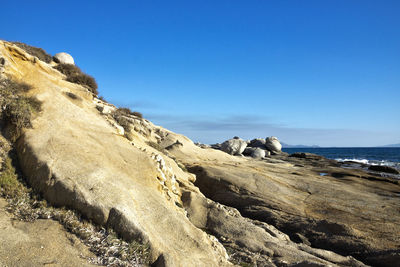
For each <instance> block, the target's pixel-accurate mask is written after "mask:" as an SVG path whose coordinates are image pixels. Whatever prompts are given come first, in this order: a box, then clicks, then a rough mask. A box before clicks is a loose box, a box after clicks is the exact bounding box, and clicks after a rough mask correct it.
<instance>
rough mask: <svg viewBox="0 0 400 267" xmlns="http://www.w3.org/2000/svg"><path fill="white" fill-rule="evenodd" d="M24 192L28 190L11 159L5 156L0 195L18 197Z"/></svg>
mask: <svg viewBox="0 0 400 267" xmlns="http://www.w3.org/2000/svg"><path fill="white" fill-rule="evenodd" d="M24 192H26V188H25V187H24V186H23V185H22V184H21V182H20V181H19V180H18V176H17V174H16V172H15V168H14V166H13V165H12V161H11V159H10V158H9V157H7V158H5V160H4V162H3V164H2V166H1V173H0V195H1V196H3V197H5V198H9V197H18V196H21V195H22V194H23V193H24Z"/></svg>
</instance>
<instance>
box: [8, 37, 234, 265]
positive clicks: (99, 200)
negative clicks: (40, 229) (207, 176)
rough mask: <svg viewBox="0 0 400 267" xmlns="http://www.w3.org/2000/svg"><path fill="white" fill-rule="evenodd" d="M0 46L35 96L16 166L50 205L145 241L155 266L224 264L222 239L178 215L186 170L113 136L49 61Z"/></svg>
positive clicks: (12, 71) (84, 94)
mask: <svg viewBox="0 0 400 267" xmlns="http://www.w3.org/2000/svg"><path fill="white" fill-rule="evenodd" d="M0 52H1V54H2V57H4V58H5V60H6V61H7V64H8V68H7V69H6V75H7V76H9V77H12V78H13V79H17V80H23V81H24V82H25V83H28V84H31V85H32V86H33V87H34V90H33V91H32V92H31V93H32V94H35V96H36V97H37V98H38V99H39V100H40V101H42V111H41V113H40V115H39V117H38V118H37V119H35V120H34V121H33V122H32V124H33V128H32V129H26V131H25V134H24V135H23V136H22V137H21V138H20V139H19V140H18V143H17V152H18V157H19V162H20V166H21V169H22V171H23V172H24V174H25V176H26V177H27V179H28V182H29V183H30V184H31V186H32V187H33V188H34V189H35V190H37V191H39V192H40V193H42V194H43V196H44V197H45V198H46V199H47V200H48V201H49V202H50V203H52V204H53V205H57V206H67V207H70V208H73V209H76V210H78V211H79V212H80V213H81V214H83V215H84V216H85V217H87V218H89V219H91V220H93V221H95V222H97V223H99V224H102V225H108V226H110V227H112V228H114V229H115V230H116V232H118V233H120V234H121V235H123V236H124V237H125V238H127V239H136V240H140V241H142V242H146V243H149V244H150V246H151V249H152V261H153V262H156V263H157V264H158V265H160V266H163V265H166V266H193V265H195V266H219V265H221V266H224V265H228V264H229V263H228V261H227V260H226V253H225V250H224V248H223V247H222V245H220V244H219V243H218V241H216V240H215V238H213V237H211V236H209V235H207V234H206V233H205V232H204V231H202V230H200V229H198V228H196V227H195V226H194V225H193V224H192V223H191V222H190V221H189V219H188V218H187V217H186V216H185V210H184V209H183V208H182V204H181V200H180V196H181V194H182V190H181V189H180V185H182V186H185V185H187V186H186V187H187V188H190V186H191V182H190V181H189V180H190V179H192V180H193V175H190V174H188V173H185V172H183V171H182V170H181V169H180V168H179V167H178V166H177V165H176V164H175V162H174V161H173V160H171V159H167V160H164V158H163V156H162V155H160V152H158V151H156V150H155V149H152V148H151V147H149V146H147V145H146V144H145V143H141V141H140V140H134V141H133V142H131V141H129V140H128V139H126V138H125V137H124V136H120V135H119V134H118V132H117V130H116V129H115V128H114V127H113V126H112V124H111V123H110V122H109V121H108V120H107V119H105V118H104V117H102V116H100V114H99V111H98V110H97V109H96V105H95V103H93V102H92V96H91V95H90V93H89V92H88V91H87V90H86V89H85V88H83V87H81V86H79V85H76V84H72V83H69V82H66V81H64V80H63V75H61V74H60V73H59V72H58V71H56V70H54V69H53V68H52V67H51V66H50V65H48V64H46V63H43V62H41V61H38V60H36V59H35V58H33V57H32V56H30V55H28V54H27V53H25V52H24V51H23V50H21V49H19V48H18V47H16V46H13V45H11V44H10V43H7V42H0ZM65 92H73V93H74V94H75V95H77V96H78V97H79V98H78V99H70V98H68V96H66V95H65ZM178 182H179V183H178ZM191 190H194V191H196V189H195V188H194V186H192V189H191Z"/></svg>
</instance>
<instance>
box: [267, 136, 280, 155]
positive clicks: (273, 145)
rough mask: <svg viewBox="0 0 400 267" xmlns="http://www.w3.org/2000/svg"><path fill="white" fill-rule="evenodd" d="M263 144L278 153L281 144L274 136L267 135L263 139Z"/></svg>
mask: <svg viewBox="0 0 400 267" xmlns="http://www.w3.org/2000/svg"><path fill="white" fill-rule="evenodd" d="M265 146H266V147H267V149H268V150H269V151H271V152H273V153H279V152H281V151H282V145H281V143H280V142H279V140H278V138H277V137H275V136H271V137H267V138H266V139H265Z"/></svg>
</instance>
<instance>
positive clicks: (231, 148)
mask: <svg viewBox="0 0 400 267" xmlns="http://www.w3.org/2000/svg"><path fill="white" fill-rule="evenodd" d="M246 147H247V142H246V141H244V140H242V139H240V138H232V139H229V140H226V141H225V142H223V143H222V144H221V150H222V151H224V152H226V153H228V154H230V155H241V154H242V153H243V151H244V150H245V148H246Z"/></svg>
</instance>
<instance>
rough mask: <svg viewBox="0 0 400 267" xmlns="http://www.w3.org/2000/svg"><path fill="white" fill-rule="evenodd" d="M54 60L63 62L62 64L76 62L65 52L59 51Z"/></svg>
mask: <svg viewBox="0 0 400 267" xmlns="http://www.w3.org/2000/svg"><path fill="white" fill-rule="evenodd" d="M53 60H54V61H55V62H56V63H61V64H72V65H74V64H75V61H74V58H73V57H72V56H71V55H70V54H68V53H65V52H61V53H57V54H55V55H54V57H53Z"/></svg>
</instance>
